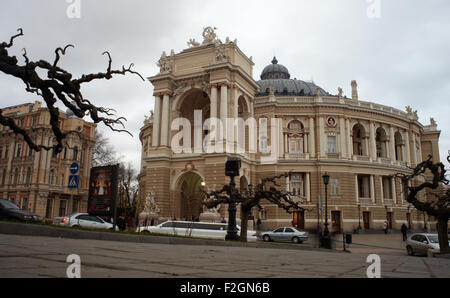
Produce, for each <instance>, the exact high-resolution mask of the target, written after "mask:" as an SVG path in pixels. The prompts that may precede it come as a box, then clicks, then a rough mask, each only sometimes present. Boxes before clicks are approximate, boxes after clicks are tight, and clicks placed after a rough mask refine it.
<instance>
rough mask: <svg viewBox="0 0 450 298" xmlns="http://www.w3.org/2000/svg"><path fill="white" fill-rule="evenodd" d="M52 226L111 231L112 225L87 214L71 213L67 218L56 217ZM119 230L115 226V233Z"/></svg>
mask: <svg viewBox="0 0 450 298" xmlns="http://www.w3.org/2000/svg"><path fill="white" fill-rule="evenodd" d="M54 224H57V225H61V226H68V227H83V228H91V229H109V230H112V229H113V224H111V223H109V222H106V221H104V220H103V219H101V218H100V217H98V216H92V215H89V214H87V213H73V214H70V215H67V216H62V217H56V218H55V220H54ZM118 230H119V228H118V227H117V226H116V231H118Z"/></svg>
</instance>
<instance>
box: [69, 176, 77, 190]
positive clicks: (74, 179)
mask: <svg viewBox="0 0 450 298" xmlns="http://www.w3.org/2000/svg"><path fill="white" fill-rule="evenodd" d="M67 187H68V188H77V187H78V176H77V175H70V176H69V185H68V186H67Z"/></svg>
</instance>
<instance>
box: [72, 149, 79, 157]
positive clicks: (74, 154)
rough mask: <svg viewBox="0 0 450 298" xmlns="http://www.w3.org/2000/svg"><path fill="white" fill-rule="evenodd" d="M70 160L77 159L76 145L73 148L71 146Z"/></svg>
mask: <svg viewBox="0 0 450 298" xmlns="http://www.w3.org/2000/svg"><path fill="white" fill-rule="evenodd" d="M72 153H73V154H72V160H77V157H78V147H77V146H75V148H73V151H72Z"/></svg>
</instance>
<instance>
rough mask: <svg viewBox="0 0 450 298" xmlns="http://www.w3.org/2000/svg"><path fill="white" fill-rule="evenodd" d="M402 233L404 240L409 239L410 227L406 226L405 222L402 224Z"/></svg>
mask: <svg viewBox="0 0 450 298" xmlns="http://www.w3.org/2000/svg"><path fill="white" fill-rule="evenodd" d="M401 230H402V235H403V241H406V239H408V235H407V233H408V228H407V227H406V225H405V223H403V224H402V228H401Z"/></svg>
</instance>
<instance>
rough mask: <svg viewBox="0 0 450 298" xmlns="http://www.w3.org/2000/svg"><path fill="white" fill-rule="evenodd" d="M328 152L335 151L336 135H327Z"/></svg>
mask: <svg viewBox="0 0 450 298" xmlns="http://www.w3.org/2000/svg"><path fill="white" fill-rule="evenodd" d="M328 153H336V136H328Z"/></svg>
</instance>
